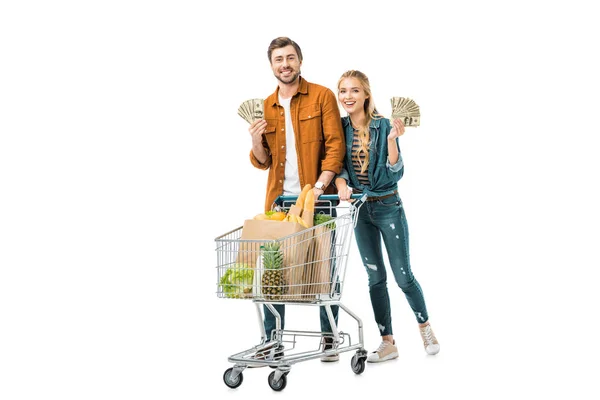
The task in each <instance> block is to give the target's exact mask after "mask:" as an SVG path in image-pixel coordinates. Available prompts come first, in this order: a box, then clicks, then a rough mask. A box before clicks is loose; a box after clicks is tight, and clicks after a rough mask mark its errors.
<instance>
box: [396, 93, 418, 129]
mask: <svg viewBox="0 0 600 400" xmlns="http://www.w3.org/2000/svg"><path fill="white" fill-rule="evenodd" d="M390 102H391V103H392V120H394V119H401V120H402V122H403V123H404V126H413V127H416V126H419V125H420V124H421V110H420V109H419V106H418V104H417V103H415V101H414V100H412V99H410V98H408V97H392V98H391V100H390Z"/></svg>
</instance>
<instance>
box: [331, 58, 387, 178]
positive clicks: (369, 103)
mask: <svg viewBox="0 0 600 400" xmlns="http://www.w3.org/2000/svg"><path fill="white" fill-rule="evenodd" d="M346 78H356V79H358V81H359V82H360V84H361V86H362V88H363V90H364V91H365V95H366V99H365V104H364V112H365V116H366V118H365V124H364V125H363V126H357V128H358V130H357V131H356V135H357V136H358V141H359V147H358V149H357V150H356V153H355V155H356V156H357V158H358V162H359V163H360V172H361V173H364V172H365V171H366V170H367V167H368V166H369V126H370V125H371V120H372V119H379V118H381V117H382V116H381V114H379V113H378V112H377V109H376V108H375V102H374V101H373V96H372V95H371V84H370V83H369V78H367V75H365V74H364V73H362V72H360V71H357V70H353V69H352V70H349V71H346V72H344V73H343V74H342V76H341V77H340V80H339V81H338V93H339V90H340V84H341V83H342V81H343V80H344V79H346ZM361 153H364V154H365V156H366V157H365V162H364V163H363V162H362V161H361V158H360V157H359V156H360V154H361Z"/></svg>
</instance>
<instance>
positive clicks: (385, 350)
mask: <svg viewBox="0 0 600 400" xmlns="http://www.w3.org/2000/svg"><path fill="white" fill-rule="evenodd" d="M395 344H396V341H394V344H392V343H390V342H386V341H385V340H384V341H383V342H381V344H380V345H379V348H378V349H377V350H375V351H374V352H372V353H371V354H369V356H368V357H367V362H372V363H376V362H383V361H387V360H392V359H394V358H398V348H397V347H396V346H395Z"/></svg>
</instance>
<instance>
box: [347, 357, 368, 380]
mask: <svg viewBox="0 0 600 400" xmlns="http://www.w3.org/2000/svg"><path fill="white" fill-rule="evenodd" d="M350 366H351V367H352V371H354V373H355V374H357V375H360V374H362V373H363V372H364V370H365V358H364V357H359V356H358V354H355V355H353V356H352V360H351V362H350Z"/></svg>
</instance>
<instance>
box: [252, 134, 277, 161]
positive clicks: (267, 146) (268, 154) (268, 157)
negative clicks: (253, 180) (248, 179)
mask: <svg viewBox="0 0 600 400" xmlns="http://www.w3.org/2000/svg"><path fill="white" fill-rule="evenodd" d="M262 145H263V147H264V148H265V151H266V152H267V160H266V161H265V163H264V164H261V163H260V161H258V159H257V158H256V156H255V155H254V152H253V151H252V150H250V162H251V163H252V165H253V166H254V167H256V168H258V169H269V167H270V166H271V163H272V162H273V157H272V156H271V151H270V150H269V145H268V144H267V141H266V140H265V138H264V136H263V140H262Z"/></svg>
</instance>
